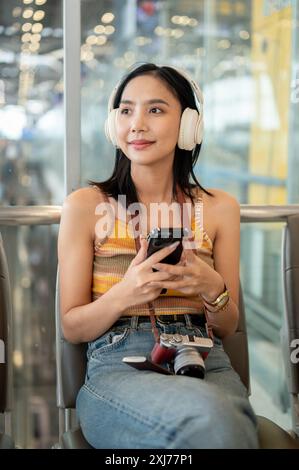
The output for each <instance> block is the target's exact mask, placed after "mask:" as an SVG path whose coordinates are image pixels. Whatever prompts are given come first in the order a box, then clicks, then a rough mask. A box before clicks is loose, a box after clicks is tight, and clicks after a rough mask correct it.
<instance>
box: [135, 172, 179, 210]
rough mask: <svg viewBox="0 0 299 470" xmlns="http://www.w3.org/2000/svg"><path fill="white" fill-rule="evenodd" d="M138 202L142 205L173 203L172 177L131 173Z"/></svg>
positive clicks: (170, 175)
mask: <svg viewBox="0 0 299 470" xmlns="http://www.w3.org/2000/svg"><path fill="white" fill-rule="evenodd" d="M131 176H132V180H133V182H134V185H135V188H136V192H137V196H138V200H139V201H140V202H142V203H144V204H149V203H151V202H166V203H168V204H170V203H171V202H172V201H173V175H172V172H171V173H170V174H167V173H164V174H163V173H162V174H159V175H158V174H157V173H154V172H150V171H144V169H143V170H141V171H140V172H132V173H131Z"/></svg>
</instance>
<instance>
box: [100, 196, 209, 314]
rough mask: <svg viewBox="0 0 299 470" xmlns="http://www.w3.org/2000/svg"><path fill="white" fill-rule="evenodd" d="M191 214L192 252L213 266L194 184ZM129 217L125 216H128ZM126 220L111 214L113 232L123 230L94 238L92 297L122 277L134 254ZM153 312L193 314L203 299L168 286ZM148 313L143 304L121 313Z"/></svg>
mask: <svg viewBox="0 0 299 470" xmlns="http://www.w3.org/2000/svg"><path fill="white" fill-rule="evenodd" d="M194 203H195V205H194V216H193V217H192V219H191V224H190V225H191V230H192V234H193V236H194V242H195V247H196V248H195V254H196V256H199V257H200V258H201V259H202V260H203V261H205V262H206V263H208V264H209V265H210V266H211V267H212V268H214V261H213V243H212V241H211V239H210V238H209V236H208V234H207V233H206V231H205V230H204V228H203V223H202V215H203V199H202V193H201V191H200V188H197V190H196V193H195V201H194ZM128 220H129V218H128ZM128 220H127V221H125V220H122V219H120V218H118V217H117V215H116V216H115V219H114V224H115V225H114V230H113V233H114V234H115V233H121V234H127V236H123V235H122V236H121V238H116V237H115V236H111V237H110V236H107V237H105V238H104V239H99V238H97V237H96V238H95V242H94V261H93V276H92V300H96V299H98V298H99V297H101V295H103V294H104V293H105V292H107V291H108V290H109V289H110V288H111V287H112V286H113V285H115V284H116V283H118V282H120V281H121V280H122V278H123V277H124V274H125V273H126V271H127V269H128V267H129V265H130V263H131V261H132V259H133V258H134V257H135V256H136V247H135V240H134V237H133V234H132V233H131V232H132V230H131V232H130V227H129V225H128ZM152 304H153V306H154V308H155V314H156V315H175V314H184V313H187V314H196V313H199V312H202V310H203V302H202V299H201V297H200V296H188V295H185V294H183V293H181V292H179V291H176V290H170V289H168V290H167V292H166V293H165V294H160V295H159V297H158V298H156V299H155V300H154V301H153V302H152ZM130 315H149V308H148V305H147V304H140V305H137V306H133V307H130V308H128V309H127V310H126V311H124V312H123V313H122V316H130Z"/></svg>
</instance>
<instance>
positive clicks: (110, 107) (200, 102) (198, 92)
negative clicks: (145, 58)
mask: <svg viewBox="0 0 299 470" xmlns="http://www.w3.org/2000/svg"><path fill="white" fill-rule="evenodd" d="M138 67H140V65H138ZM138 67H135V68H136V69H137V68H138ZM159 67H165V66H163V65H159ZM166 67H168V68H170V69H173V70H175V71H176V72H177V73H179V74H180V75H181V76H182V77H184V78H185V79H186V80H187V81H188V83H189V84H190V86H191V88H192V91H193V94H194V96H195V98H196V100H195V101H197V106H196V107H197V110H198V112H199V113H200V114H202V112H203V95H202V91H201V89H200V87H199V86H198V84H197V83H196V82H195V80H193V78H192V77H191V76H190V75H189V74H187V72H185V70H182V69H180V68H178V67H174V66H172V65H167V66H166ZM134 70H135V69H133V70H130V73H131V72H133V71H134ZM123 80H124V78H121V79H120V80H119V81H118V82H117V84H116V86H115V87H114V88H113V91H112V93H111V95H110V97H109V100H108V114H109V113H110V111H112V110H113V103H114V99H115V96H116V93H117V91H118V89H119V87H120V85H121V84H122V82H123ZM198 105H199V109H198Z"/></svg>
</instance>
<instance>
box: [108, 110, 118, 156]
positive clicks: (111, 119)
mask: <svg viewBox="0 0 299 470" xmlns="http://www.w3.org/2000/svg"><path fill="white" fill-rule="evenodd" d="M117 115H118V108H116V109H112V111H110V113H109V114H108V117H107V119H106V122H105V135H106V137H107V139H108V140H109V142H111V143H112V144H113V145H114V146H115V147H117V137H116V119H117Z"/></svg>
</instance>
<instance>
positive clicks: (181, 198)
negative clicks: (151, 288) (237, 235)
mask: <svg viewBox="0 0 299 470" xmlns="http://www.w3.org/2000/svg"><path fill="white" fill-rule="evenodd" d="M176 196H177V202H178V203H179V204H180V210H181V214H180V215H181V224H182V227H186V228H187V229H188V233H189V234H192V230H191V224H190V220H189V218H188V217H186V219H184V217H183V215H184V210H183V209H184V203H186V199H185V196H184V193H183V191H182V190H181V188H180V187H179V185H177V186H176ZM139 216H140V213H138V216H137V217H138V218H137V222H136V219H135V215H134V214H130V219H131V220H132V219H133V218H134V219H135V221H134V224H132V227H133V231H134V240H135V247H136V253H138V251H139V250H140V239H139V236H138V235H136V232H135V228H136V231H137V233H139V228H140V224H139V222H140V220H139ZM189 240H190V241H191V242H192V241H194V236H193V235H192V236H190V238H189ZM192 251H193V253H194V254H196V250H195V248H192ZM148 309H149V315H150V320H151V324H152V328H153V334H154V337H155V340H156V342H157V343H159V342H160V335H159V331H158V328H157V325H156V316H155V307H154V304H153V302H148ZM203 309H204V314H205V318H206V330H207V334H208V336H209V338H211V339H212V340H213V331H212V327H211V325H210V323H209V317H208V314H207V311H206V308H205V305H204V306H203Z"/></svg>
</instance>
